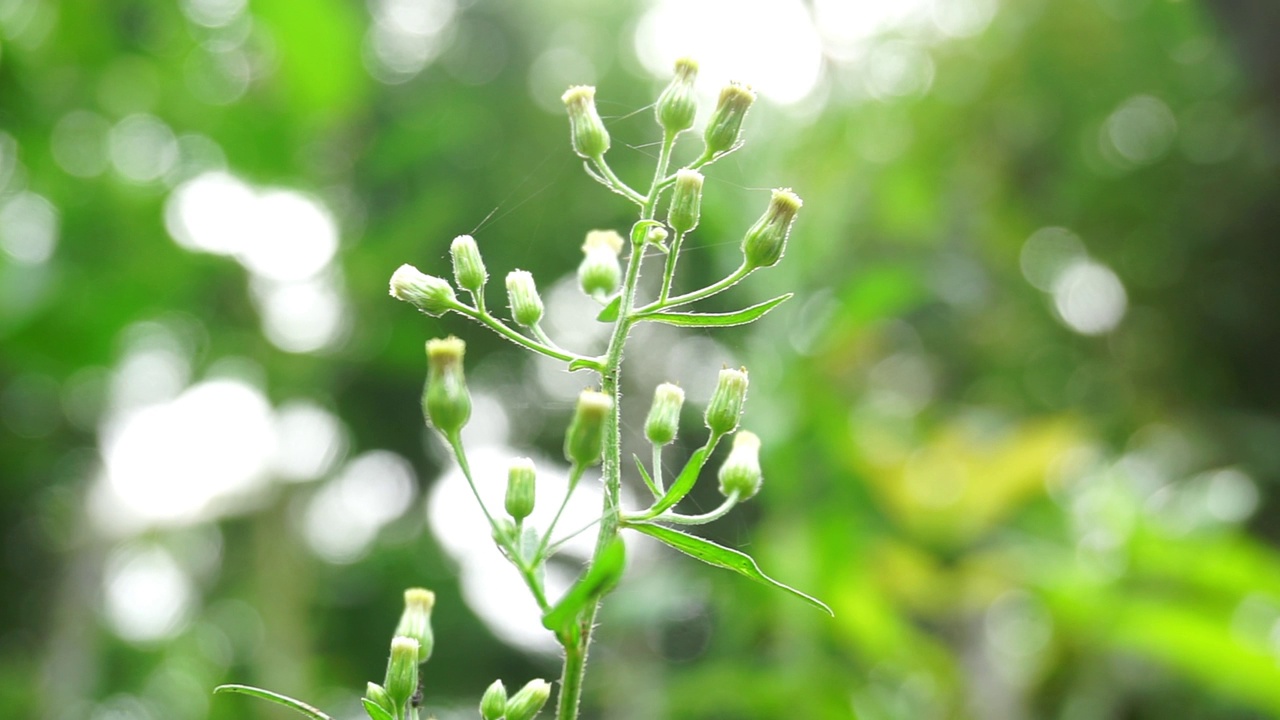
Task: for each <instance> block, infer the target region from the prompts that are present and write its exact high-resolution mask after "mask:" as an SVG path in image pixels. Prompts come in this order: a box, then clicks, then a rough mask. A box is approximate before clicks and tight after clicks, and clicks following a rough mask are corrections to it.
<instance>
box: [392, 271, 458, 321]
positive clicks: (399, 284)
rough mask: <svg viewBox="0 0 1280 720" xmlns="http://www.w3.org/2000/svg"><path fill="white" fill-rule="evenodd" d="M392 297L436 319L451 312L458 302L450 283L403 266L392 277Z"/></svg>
mask: <svg viewBox="0 0 1280 720" xmlns="http://www.w3.org/2000/svg"><path fill="white" fill-rule="evenodd" d="M391 297H393V298H396V299H397V300H403V301H405V302H407V303H409V304H410V305H413V306H414V307H416V308H418V309H419V310H421V311H422V312H424V313H426V314H428V315H432V316H434V317H440V316H441V315H443V314H445V313H447V312H449V311H450V310H452V309H453V306H454V304H456V302H457V299H456V296H455V295H454V294H453V288H451V287H449V283H448V282H446V281H444V280H442V279H441V278H438V277H436V276H434V275H426V274H424V273H422V272H420V271H419V270H418V268H416V267H414V266H412V265H401V266H400V267H399V268H397V269H396V271H395V272H394V273H393V274H392V275H391Z"/></svg>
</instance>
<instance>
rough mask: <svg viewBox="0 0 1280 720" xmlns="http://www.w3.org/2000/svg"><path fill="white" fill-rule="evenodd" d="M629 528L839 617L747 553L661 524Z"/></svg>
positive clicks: (629, 525) (647, 524) (631, 525)
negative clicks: (773, 575) (766, 570)
mask: <svg viewBox="0 0 1280 720" xmlns="http://www.w3.org/2000/svg"><path fill="white" fill-rule="evenodd" d="M627 527H629V528H631V529H633V530H638V531H640V532H642V533H644V534H645V535H648V536H650V537H654V538H657V539H659V540H661V541H662V542H664V543H666V544H668V545H670V546H671V547H673V548H675V549H676V550H679V551H680V552H682V553H684V554H685V555H688V556H689V557H691V558H695V559H697V560H701V561H702V562H704V563H707V564H708V565H715V566H716V567H722V568H725V569H727V570H732V571H734V572H736V573H738V574H739V575H745V576H746V577H749V578H751V579H752V580H755V581H756V582H760V583H764V584H765V585H771V586H773V587H776V588H778V589H779V590H785V591H786V592H789V593H791V594H792V595H794V596H796V597H798V598H800V599H801V600H803V601H805V602H807V603H809V604H810V605H812V606H814V607H816V608H818V609H819V610H823V611H825V612H826V613H827V614H828V615H831V616H832V617H834V616H835V613H833V612H831V608H829V607H827V604H826V603H824V602H822V601H821V600H819V599H817V598H815V597H812V596H810V595H806V594H804V593H802V592H800V591H799V590H796V589H795V588H793V587H791V586H789V585H784V584H782V583H780V582H778V581H777V580H774V579H773V578H771V577H769V576H768V575H765V574H764V573H763V572H761V571H760V566H759V565H756V561H755V560H754V559H752V557H751V556H750V555H747V554H746V553H742V552H738V551H737V550H732V549H730V548H727V547H723V546H721V545H717V544H715V543H713V542H711V541H710V540H704V539H702V538H700V537H695V536H693V535H687V534H685V533H682V532H680V531H678V530H672V529H671V528H668V527H663V526H661V525H654V524H653V523H647V522H637V523H628V524H627Z"/></svg>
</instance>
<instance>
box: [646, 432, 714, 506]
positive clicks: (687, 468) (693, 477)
mask: <svg viewBox="0 0 1280 720" xmlns="http://www.w3.org/2000/svg"><path fill="white" fill-rule="evenodd" d="M713 449H715V445H714V444H712V443H708V444H706V445H703V446H702V447H700V448H698V449H697V450H694V451H693V454H692V455H690V456H689V462H687V463H685V464H684V469H683V470H681V471H680V474H679V475H678V476H676V480H675V482H673V483H671V487H670V488H669V489H668V490H667V494H666V495H663V496H662V499H661V500H659V501H658V502H657V503H655V504H654V506H653V507H651V508H649V510H647V511H646V512H645V514H646V515H648V516H649V517H653V516H655V515H658V514H660V513H662V512H663V511H665V510H668V509H670V508H672V507H674V506H675V504H676V503H678V502H680V501H681V500H683V499H684V496H685V495H688V494H689V491H690V490H692V489H693V485H694V483H696V482H698V475H700V474H701V473H702V466H703V465H706V464H707V456H709V455H710V454H711V451H712V450H713Z"/></svg>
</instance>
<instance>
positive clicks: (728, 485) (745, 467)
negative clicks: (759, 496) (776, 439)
mask: <svg viewBox="0 0 1280 720" xmlns="http://www.w3.org/2000/svg"><path fill="white" fill-rule="evenodd" d="M719 477H720V494H721V495H724V496H725V497H729V496H730V495H732V494H734V493H737V495H738V500H747V499H749V498H751V497H752V496H754V495H755V494H756V493H757V492H759V491H760V483H761V482H762V480H763V475H762V474H761V472H760V438H758V437H756V435H755V433H751V432H747V431H746V430H741V431H739V432H738V433H737V434H736V435H734V436H733V447H732V448H731V449H730V450H729V456H728V457H727V458H725V460H724V464H723V465H721V466H720V473H719Z"/></svg>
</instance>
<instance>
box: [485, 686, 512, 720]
mask: <svg viewBox="0 0 1280 720" xmlns="http://www.w3.org/2000/svg"><path fill="white" fill-rule="evenodd" d="M506 714H507V689H506V688H505V687H503V685H502V681H501V680H494V681H493V684H492V685H490V686H489V689H488V690H485V691H484V695H483V696H482V697H481V698H480V717H482V718H484V720H501V718H502V716H503V715H506Z"/></svg>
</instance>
